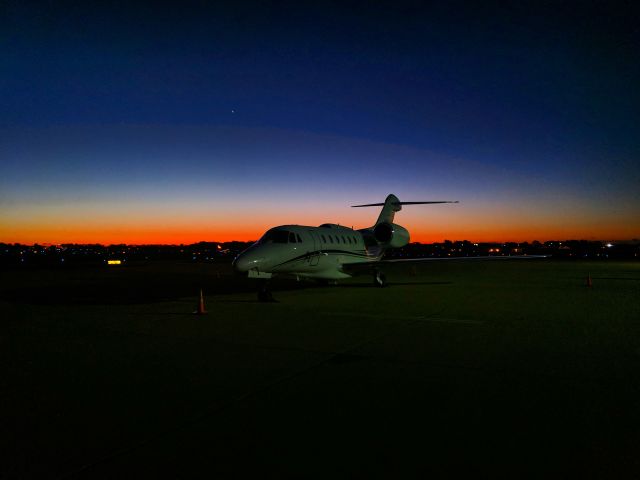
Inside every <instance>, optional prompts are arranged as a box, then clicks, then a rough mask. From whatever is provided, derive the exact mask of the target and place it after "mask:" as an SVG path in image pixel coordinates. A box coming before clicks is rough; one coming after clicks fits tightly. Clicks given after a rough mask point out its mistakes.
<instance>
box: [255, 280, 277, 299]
mask: <svg viewBox="0 0 640 480" xmlns="http://www.w3.org/2000/svg"><path fill="white" fill-rule="evenodd" d="M258 301H259V302H275V299H274V298H273V294H272V293H271V289H270V288H269V280H262V281H260V286H259V288H258Z"/></svg>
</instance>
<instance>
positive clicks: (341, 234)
mask: <svg viewBox="0 0 640 480" xmlns="http://www.w3.org/2000/svg"><path fill="white" fill-rule="evenodd" d="M423 203H456V202H445V201H436V202H400V200H398V198H397V197H396V196H395V195H389V196H387V199H386V200H385V202H384V203H374V204H368V205H355V206H356V207H373V206H381V207H382V211H381V212H380V215H379V216H378V220H377V221H376V223H375V224H374V225H373V226H372V227H370V228H363V229H360V230H354V229H352V228H347V227H343V226H340V225H336V224H333V223H325V224H323V225H320V226H319V227H306V226H302V225H281V226H279V227H275V228H272V229H271V230H269V231H267V233H265V234H264V236H263V237H262V238H261V239H260V240H258V241H257V242H256V243H255V244H253V245H252V246H251V247H249V248H248V249H247V250H245V251H244V252H242V253H241V254H240V255H238V256H237V257H236V259H235V260H234V263H233V266H234V268H235V270H236V271H237V272H240V273H246V274H247V275H248V276H249V277H250V278H264V279H268V278H271V277H272V276H273V275H289V276H296V277H305V278H315V279H319V280H339V279H341V278H347V277H350V276H351V275H352V274H353V273H354V266H356V265H358V264H363V263H368V264H370V265H372V266H373V265H375V264H376V262H380V260H381V258H382V255H383V254H384V252H385V250H386V249H388V248H398V247H403V246H405V245H406V244H408V243H409V232H408V231H407V230H406V229H405V228H404V227H401V226H400V225H396V224H395V223H393V219H394V216H395V213H396V212H399V211H400V210H401V209H402V205H408V204H423Z"/></svg>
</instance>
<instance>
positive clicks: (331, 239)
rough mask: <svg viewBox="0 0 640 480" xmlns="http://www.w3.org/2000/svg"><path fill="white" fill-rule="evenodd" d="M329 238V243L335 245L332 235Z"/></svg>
mask: <svg viewBox="0 0 640 480" xmlns="http://www.w3.org/2000/svg"><path fill="white" fill-rule="evenodd" d="M327 237H329V242H330V243H333V238H332V237H331V235H327Z"/></svg>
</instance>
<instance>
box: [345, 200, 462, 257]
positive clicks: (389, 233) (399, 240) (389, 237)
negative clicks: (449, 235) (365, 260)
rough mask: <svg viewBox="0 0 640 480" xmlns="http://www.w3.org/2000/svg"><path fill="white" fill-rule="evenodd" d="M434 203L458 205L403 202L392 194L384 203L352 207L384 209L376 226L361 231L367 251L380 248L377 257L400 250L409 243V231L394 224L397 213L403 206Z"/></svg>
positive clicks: (447, 201)
mask: <svg viewBox="0 0 640 480" xmlns="http://www.w3.org/2000/svg"><path fill="white" fill-rule="evenodd" d="M434 203H458V201H457V200H456V201H451V200H436V201H429V202H401V201H400V200H399V199H398V197H396V196H395V195H393V194H390V195H388V196H387V199H386V200H385V201H384V203H367V204H365V205H352V207H355V208H360V207H382V211H381V212H380V215H379V216H378V220H377V221H376V223H375V225H373V226H372V227H370V228H365V229H362V230H360V232H362V235H363V237H364V238H365V242H366V244H367V250H370V251H371V250H373V248H372V247H378V248H376V249H375V252H372V253H374V255H376V256H379V255H380V256H381V255H382V253H384V250H386V249H387V248H400V247H404V246H405V245H407V244H408V243H409V240H410V236H409V231H408V230H407V229H406V228H404V227H403V226H401V225H398V224H395V223H393V220H394V218H395V215H396V212H399V211H400V210H402V205H425V204H427V205H428V204H434Z"/></svg>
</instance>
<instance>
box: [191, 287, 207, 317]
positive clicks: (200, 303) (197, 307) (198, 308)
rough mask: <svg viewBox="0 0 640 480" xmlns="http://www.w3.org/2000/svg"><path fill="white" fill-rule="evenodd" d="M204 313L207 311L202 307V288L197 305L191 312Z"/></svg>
mask: <svg viewBox="0 0 640 480" xmlns="http://www.w3.org/2000/svg"><path fill="white" fill-rule="evenodd" d="M205 313H207V311H206V310H205V309H204V297H203V296H202V289H200V301H199V302H198V305H197V306H196V310H195V312H193V314H194V315H204V314H205Z"/></svg>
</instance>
